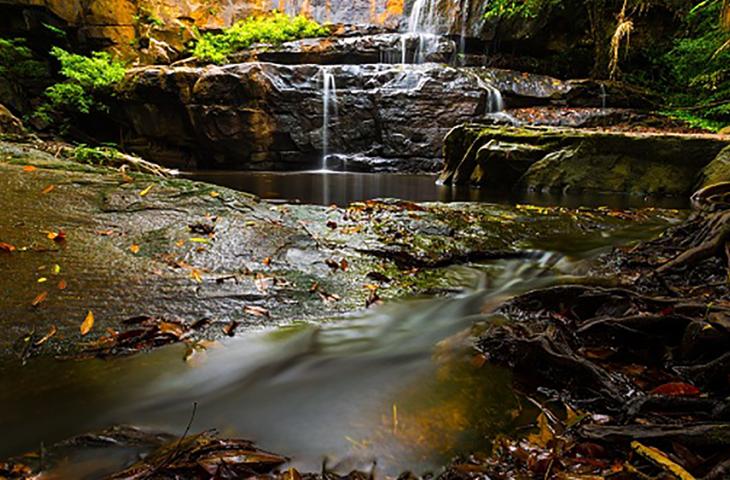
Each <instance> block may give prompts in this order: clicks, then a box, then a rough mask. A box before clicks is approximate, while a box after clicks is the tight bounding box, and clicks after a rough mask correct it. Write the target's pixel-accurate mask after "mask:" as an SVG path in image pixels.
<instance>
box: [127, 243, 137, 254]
mask: <svg viewBox="0 0 730 480" xmlns="http://www.w3.org/2000/svg"><path fill="white" fill-rule="evenodd" d="M129 251H130V252H132V253H135V254H136V253H139V245H137V244H136V243H133V244H131V245H130V246H129Z"/></svg>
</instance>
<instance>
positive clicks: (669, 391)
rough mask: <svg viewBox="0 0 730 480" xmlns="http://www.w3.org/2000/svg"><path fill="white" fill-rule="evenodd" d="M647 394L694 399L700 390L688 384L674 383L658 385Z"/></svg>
mask: <svg viewBox="0 0 730 480" xmlns="http://www.w3.org/2000/svg"><path fill="white" fill-rule="evenodd" d="M649 393H651V394H652V395H665V396H667V397H694V396H697V395H699V394H700V389H699V388H697V387H695V386H694V385H690V384H689V383H681V382H675V383H665V384H664V385H659V386H658V387H656V388H655V389H654V390H652V391H651V392H649Z"/></svg>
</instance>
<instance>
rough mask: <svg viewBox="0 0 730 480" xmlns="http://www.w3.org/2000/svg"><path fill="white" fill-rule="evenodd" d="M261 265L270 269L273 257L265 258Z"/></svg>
mask: <svg viewBox="0 0 730 480" xmlns="http://www.w3.org/2000/svg"><path fill="white" fill-rule="evenodd" d="M261 263H263V264H264V265H266V266H267V267H268V266H269V265H271V257H266V258H264V259H263V260H261Z"/></svg>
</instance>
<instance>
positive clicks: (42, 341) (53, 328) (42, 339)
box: [35, 325, 58, 347]
mask: <svg viewBox="0 0 730 480" xmlns="http://www.w3.org/2000/svg"><path fill="white" fill-rule="evenodd" d="M56 332H58V328H56V326H55V325H51V329H50V330H49V331H48V333H46V334H45V335H44V336H43V338H41V339H40V340H38V341H37V342H35V346H36V347H39V346H41V345H43V344H44V343H46V342H47V341H48V339H49V338H51V337H52V336H54V335H55V334H56Z"/></svg>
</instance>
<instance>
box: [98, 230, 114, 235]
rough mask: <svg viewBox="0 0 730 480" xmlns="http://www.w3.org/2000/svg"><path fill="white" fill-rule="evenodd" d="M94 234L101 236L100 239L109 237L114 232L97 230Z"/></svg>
mask: <svg viewBox="0 0 730 480" xmlns="http://www.w3.org/2000/svg"><path fill="white" fill-rule="evenodd" d="M96 234H97V235H101V236H102V237H109V236H111V235H114V230H111V229H109V230H97V231H96Z"/></svg>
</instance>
